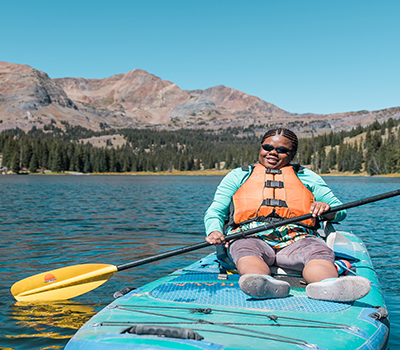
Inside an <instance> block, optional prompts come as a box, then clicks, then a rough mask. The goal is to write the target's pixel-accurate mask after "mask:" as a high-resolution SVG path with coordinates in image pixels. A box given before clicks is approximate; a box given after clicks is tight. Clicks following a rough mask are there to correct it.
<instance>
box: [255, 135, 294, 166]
mask: <svg viewBox="0 0 400 350" xmlns="http://www.w3.org/2000/svg"><path fill="white" fill-rule="evenodd" d="M262 144H263V145H271V146H272V147H274V149H272V150H271V151H266V150H265V149H264V148H263V147H262V146H261V147H260V154H259V155H258V161H259V162H260V164H262V165H264V166H265V167H266V168H269V169H281V168H283V167H284V166H285V165H288V164H289V163H290V162H291V160H292V159H293V157H294V154H293V152H292V151H289V152H287V153H278V152H277V151H276V148H278V147H284V148H286V149H287V150H292V142H291V141H290V140H289V139H287V138H286V137H284V136H281V135H275V136H271V137H268V138H267V139H265V140H264V142H263V143H262Z"/></svg>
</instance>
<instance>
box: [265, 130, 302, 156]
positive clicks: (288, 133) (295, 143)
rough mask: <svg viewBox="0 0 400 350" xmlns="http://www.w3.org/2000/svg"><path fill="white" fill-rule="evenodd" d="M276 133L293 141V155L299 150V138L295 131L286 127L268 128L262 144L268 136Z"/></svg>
mask: <svg viewBox="0 0 400 350" xmlns="http://www.w3.org/2000/svg"><path fill="white" fill-rule="evenodd" d="M275 135H279V136H283V137H286V138H287V139H289V140H290V142H291V143H292V152H293V157H294V155H295V154H296V152H297V147H298V145H299V140H298V139H297V136H296V134H295V133H294V132H293V131H290V130H289V129H285V128H274V129H270V130H268V131H267V132H266V133H265V134H264V136H263V137H262V139H261V144H263V143H264V141H265V140H266V139H267V138H268V137H273V136H275Z"/></svg>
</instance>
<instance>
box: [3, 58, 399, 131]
mask: <svg viewBox="0 0 400 350" xmlns="http://www.w3.org/2000/svg"><path fill="white" fill-rule="evenodd" d="M389 118H393V119H399V118H400V107H395V108H388V109H384V110H378V111H358V112H348V113H337V114H327V115H321V114H311V113H309V114H295V113H289V112H287V111H284V110H282V109H280V108H279V107H277V106H275V105H273V104H272V103H269V102H266V101H264V100H262V99H261V98H259V97H256V96H251V95H247V94H246V93H244V92H241V91H238V90H235V89H234V88H229V87H225V86H223V85H218V86H214V87H211V88H208V89H205V90H182V89H180V88H179V87H178V86H177V85H176V84H174V83H172V82H170V81H166V80H162V79H161V78H159V77H157V76H155V75H153V74H149V73H148V72H146V71H144V70H142V69H134V70H132V71H130V72H127V73H124V74H116V75H113V76H110V77H108V78H104V79H85V78H72V77H71V78H58V79H50V78H49V76H48V75H47V74H46V73H44V72H41V71H39V70H36V69H34V68H32V67H30V66H28V65H20V64H14V63H7V62H1V61H0V121H1V123H0V130H6V129H12V128H15V127H18V128H21V129H23V130H29V129H31V128H32V127H33V126H35V127H37V128H43V126H44V125H47V124H49V123H56V124H57V125H59V126H60V127H63V124H62V122H63V123H64V122H68V123H69V124H71V125H81V126H83V127H85V128H88V129H92V130H100V129H104V128H124V127H134V128H145V127H152V128H160V129H169V130H174V129H179V128H208V129H214V130H217V129H220V128H227V127H242V128H246V127H248V126H250V125H252V126H253V129H260V130H261V131H262V130H265V129H266V128H267V127H271V126H276V125H281V126H287V127H290V128H291V129H292V130H294V131H295V132H297V133H298V134H300V135H301V136H306V135H317V134H322V133H324V132H330V131H332V130H335V131H337V130H349V129H351V128H352V127H355V126H357V125H363V126H365V125H368V124H370V123H372V122H374V121H375V120H378V121H379V122H382V121H385V120H387V119H389Z"/></svg>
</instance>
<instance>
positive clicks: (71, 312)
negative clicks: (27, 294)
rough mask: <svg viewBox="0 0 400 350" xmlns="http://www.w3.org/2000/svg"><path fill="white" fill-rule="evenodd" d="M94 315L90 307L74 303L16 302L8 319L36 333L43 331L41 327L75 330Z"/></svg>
mask: <svg viewBox="0 0 400 350" xmlns="http://www.w3.org/2000/svg"><path fill="white" fill-rule="evenodd" d="M95 313H96V309H95V308H94V307H93V306H92V305H86V304H82V303H79V302H74V301H63V302H53V303H51V302H36V303H32V302H29V303H28V302H16V303H15V304H14V305H12V306H11V308H10V316H9V318H10V319H13V320H15V321H16V322H15V323H16V324H17V325H18V326H21V327H26V328H34V329H35V330H36V331H43V330H45V329H46V328H45V327H43V326H51V327H58V328H69V329H75V330H76V329H79V328H80V327H81V326H82V325H83V324H84V323H85V322H86V321H87V320H88V319H89V318H90V317H92V316H93V315H94V314H95ZM30 336H32V335H30ZM56 337H57V336H56Z"/></svg>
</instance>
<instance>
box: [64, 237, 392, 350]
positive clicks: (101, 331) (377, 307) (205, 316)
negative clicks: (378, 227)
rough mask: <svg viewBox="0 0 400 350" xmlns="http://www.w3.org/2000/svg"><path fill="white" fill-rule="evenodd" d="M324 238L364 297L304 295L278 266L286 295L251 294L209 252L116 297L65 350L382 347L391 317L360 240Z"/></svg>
mask: <svg viewBox="0 0 400 350" xmlns="http://www.w3.org/2000/svg"><path fill="white" fill-rule="evenodd" d="M327 243H328V245H330V246H332V247H333V249H334V251H335V254H336V257H337V259H344V260H346V261H348V262H350V263H351V266H352V267H351V270H350V271H347V273H348V275H351V274H357V275H359V276H363V277H366V278H368V279H369V280H370V281H371V284H372V287H371V291H370V293H369V294H368V295H366V296H365V297H363V298H362V299H359V300H357V301H354V302H332V301H321V300H313V299H309V298H308V297H307V295H306V293H305V287H306V283H305V281H304V280H303V279H302V277H301V276H300V275H298V274H296V273H291V272H290V271H283V270H280V269H276V270H274V272H275V278H280V279H283V280H285V281H288V282H289V283H290V284H291V292H290V295H289V296H288V297H286V298H280V299H269V300H256V299H252V298H251V297H249V296H247V295H246V294H244V293H243V292H242V291H241V290H240V288H239V284H238V280H239V275H238V274H237V273H236V271H235V270H233V269H230V267H229V266H228V265H227V261H224V260H221V259H219V258H218V257H217V255H216V254H215V253H214V254H210V255H208V256H206V257H204V258H203V259H201V260H200V261H197V262H195V263H193V264H192V265H190V266H188V267H186V268H183V269H180V270H177V271H175V272H173V273H172V274H170V275H168V276H165V277H163V278H160V279H158V280H156V281H154V282H151V283H149V284H146V285H144V286H142V287H141V288H138V289H135V290H132V291H130V292H129V293H127V294H125V295H123V296H121V297H119V298H117V299H116V300H115V301H113V302H112V303H111V304H110V305H108V306H107V307H106V308H104V309H103V310H102V311H100V312H99V313H98V314H96V315H95V316H94V317H92V318H91V319H90V320H89V321H88V322H87V323H86V324H85V325H83V326H82V328H81V329H80V330H79V331H78V332H77V333H76V334H75V335H74V337H73V338H72V339H71V340H70V341H69V342H68V344H67V346H66V348H65V349H66V350H78V349H79V350H90V349H96V350H103V349H104V350H108V349H141V350H144V349H146V350H156V349H157V350H161V349H163V350H165V349H181V350H186V349H280V350H281V349H320V350H323V349H347V350H348V349H386V346H387V342H388V338H389V319H388V317H387V311H386V305H385V301H384V298H383V295H382V290H381V287H380V285H379V281H378V278H377V275H376V272H375V270H374V268H373V266H372V263H371V259H370V257H369V254H368V251H367V249H366V247H365V245H364V243H363V242H362V241H361V240H360V239H359V238H358V237H356V236H355V235H353V234H352V233H348V232H343V231H335V232H332V233H331V234H330V235H329V237H328V238H327Z"/></svg>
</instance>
